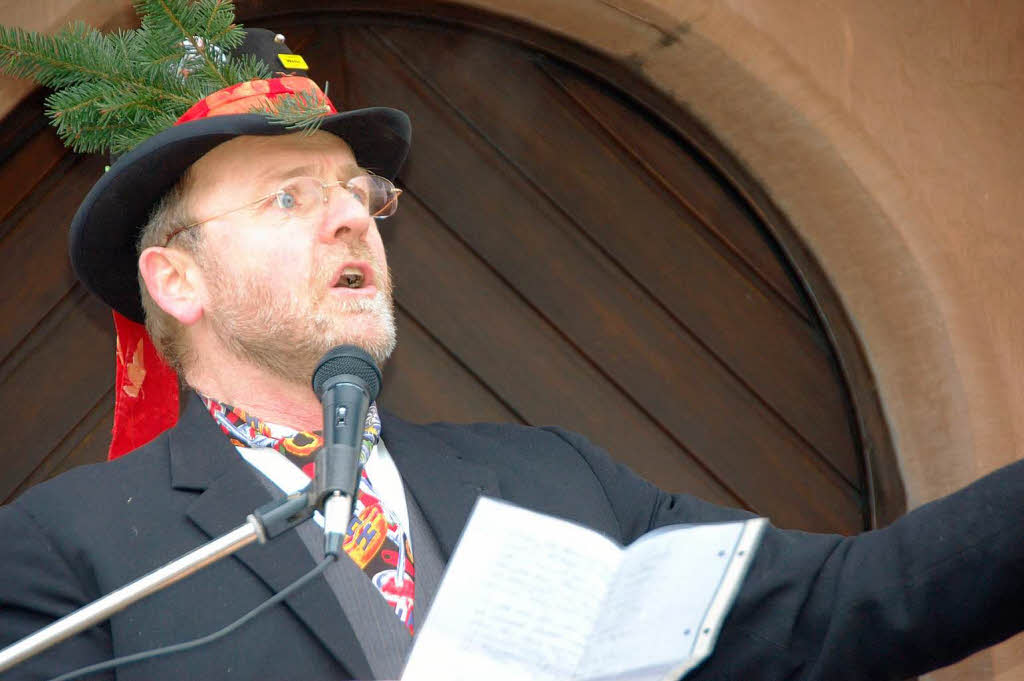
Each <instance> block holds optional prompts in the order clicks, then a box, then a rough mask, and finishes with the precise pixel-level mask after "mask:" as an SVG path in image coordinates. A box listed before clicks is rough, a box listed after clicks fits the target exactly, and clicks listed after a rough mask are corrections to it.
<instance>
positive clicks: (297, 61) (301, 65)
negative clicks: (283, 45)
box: [277, 54, 309, 71]
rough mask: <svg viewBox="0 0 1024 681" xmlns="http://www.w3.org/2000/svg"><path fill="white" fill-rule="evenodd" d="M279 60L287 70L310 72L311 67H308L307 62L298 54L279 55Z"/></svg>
mask: <svg viewBox="0 0 1024 681" xmlns="http://www.w3.org/2000/svg"><path fill="white" fill-rule="evenodd" d="M277 58H278V59H280V60H281V64H282V65H283V66H284V67H285V68H286V69H302V70H303V71H309V67H308V66H306V60H305V59H303V58H302V57H301V56H299V55H297V54H279V55H277Z"/></svg>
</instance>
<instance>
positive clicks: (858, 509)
mask: <svg viewBox="0 0 1024 681" xmlns="http://www.w3.org/2000/svg"><path fill="white" fill-rule="evenodd" d="M301 5H302V3H294V2H290V3H284V2H279V3H273V2H256V3H240V18H241V19H242V20H243V21H244V22H245V23H247V24H249V25H262V26H266V27H268V28H271V29H273V30H276V31H279V32H281V33H283V34H285V36H286V37H287V40H288V44H289V46H290V47H291V48H292V49H293V50H294V51H295V52H297V53H299V54H302V55H303V56H304V57H305V58H306V60H307V62H309V63H310V64H311V66H312V69H313V71H312V74H311V75H312V77H313V78H315V79H316V80H318V81H319V82H321V84H322V83H323V81H328V82H329V83H330V94H331V96H332V99H333V100H334V102H335V104H336V105H337V106H338V107H339V108H346V109H349V108H358V107H363V106H370V105H384V106H394V107H396V108H399V109H402V110H404V111H406V112H407V113H409V115H410V117H411V118H412V121H413V131H414V132H413V150H412V154H411V157H410V160H409V163H408V164H407V166H406V167H405V168H404V169H403V171H402V173H401V174H400V176H399V181H398V184H399V185H400V186H402V187H403V188H404V189H405V190H406V193H405V194H404V195H403V197H402V206H401V209H400V211H399V213H398V214H397V215H396V216H395V217H394V218H391V219H389V220H388V221H387V222H385V223H381V227H382V232H383V234H384V239H385V245H386V246H387V249H388V257H389V263H390V265H391V267H392V269H393V270H394V274H395V281H396V294H395V295H396V305H397V311H398V322H399V339H400V340H399V346H398V350H397V351H396V353H395V356H394V357H393V359H392V360H391V361H390V362H389V364H388V365H387V366H386V367H385V384H384V385H385V387H384V391H383V393H382V396H381V402H382V404H383V405H384V406H385V407H387V408H390V409H392V410H393V411H396V412H397V413H399V414H400V415H402V416H404V417H406V418H409V419H412V420H421V421H423V420H453V421H465V420H481V419H482V420H496V421H514V422H520V423H527V424H552V423H553V424H559V425H563V426H566V427H568V428H571V429H573V430H578V431H580V432H583V433H585V434H586V435H588V437H590V438H591V439H592V440H593V441H594V442H596V443H598V444H599V445H601V446H603V447H605V448H606V449H608V451H610V452H611V453H612V454H613V455H614V456H615V457H616V458H617V459H619V460H620V461H623V462H624V463H626V464H628V465H630V466H631V467H633V468H634V469H635V470H637V471H638V472H640V473H641V474H643V475H644V476H646V477H647V478H649V479H651V480H652V481H654V482H656V483H657V484H658V485H660V486H661V487H663V488H665V489H669V490H671V491H686V492H690V493H693V494H697V495H699V496H702V497H704V498H706V499H709V500H711V501H714V502H717V503H722V504H729V505H738V506H743V507H746V508H750V509H753V510H755V511H757V512H759V513H763V514H766V515H770V516H771V517H772V519H773V521H774V522H776V524H779V525H781V526H785V527H799V528H803V529H809V530H821V531H838V532H845V533H852V532H856V531H858V530H860V529H863V528H865V527H867V526H870V525H872V524H875V523H877V522H879V521H883V522H884V521H885V520H887V519H889V518H891V517H893V516H894V515H895V514H897V513H898V512H900V511H901V510H902V490H901V489H900V487H899V479H898V476H897V475H895V474H894V471H895V466H894V462H893V461H892V457H891V450H890V449H889V444H888V443H889V438H888V434H887V432H886V430H885V427H884V422H883V421H882V419H881V412H880V409H879V407H878V404H877V399H876V398H875V396H874V394H873V391H872V386H871V381H870V373H869V372H868V371H867V368H866V364H865V363H864V361H863V358H862V357H861V355H860V353H859V349H858V347H857V344H856V337H855V336H854V335H853V333H852V330H851V328H850V326H849V324H848V323H847V322H846V321H845V318H844V317H843V315H842V310H841V307H839V305H838V303H837V299H836V296H835V295H834V293H833V292H832V291H831V289H830V288H829V287H828V283H827V280H826V279H825V277H824V276H822V275H821V273H820V272H819V271H818V270H817V269H816V266H815V264H814V262H813V259H812V258H810V256H809V255H808V254H806V252H804V251H803V250H802V248H801V246H800V244H799V240H798V239H796V238H795V236H794V235H793V234H792V232H791V230H788V228H787V227H786V225H785V221H784V220H783V219H782V217H781V216H780V215H778V213H777V211H774V209H773V208H772V206H771V204H770V202H768V201H767V200H766V198H765V197H763V196H762V195H761V194H760V193H759V192H758V191H757V188H756V186H755V185H753V184H752V183H751V182H750V181H749V179H747V178H746V177H745V175H743V173H742V171H741V170H740V169H739V168H738V167H737V166H736V164H735V163H733V162H732V161H731V160H730V159H729V157H728V154H727V153H726V152H725V151H724V150H723V149H721V148H720V146H718V145H717V144H716V143H715V142H714V140H713V139H711V138H710V137H709V136H708V135H707V134H706V133H705V132H704V131H703V130H702V129H701V128H700V126H699V125H697V124H696V123H694V122H693V121H691V120H689V119H688V118H687V117H686V116H685V114H684V113H683V112H681V111H679V110H678V109H676V108H674V107H673V106H672V105H671V104H670V103H668V102H667V101H665V100H664V99H663V98H659V97H658V95H657V93H653V92H651V91H650V90H649V88H647V87H646V86H645V85H644V84H643V83H642V82H641V81H640V80H639V79H638V78H636V77H635V76H632V75H631V74H630V73H629V71H628V69H625V68H623V67H622V66H621V65H616V64H613V63H611V62H608V61H606V60H603V59H602V58H600V57H599V56H597V55H594V54H592V53H589V52H588V51H587V50H585V49H583V48H580V47H579V46H575V45H571V44H568V43H565V42H564V41H561V40H559V39H557V38H554V37H552V36H547V35H544V34H541V33H538V32H537V31H534V30H532V29H529V28H527V27H523V26H518V25H515V24H510V23H508V22H503V21H501V20H498V19H496V18H494V17H490V16H486V15H483V14H478V13H469V12H466V11H464V10H445V11H444V13H439V12H441V10H436V11H434V13H433V14H432V15H431V16H423V15H422V13H421V12H420V11H419V10H413V9H405V10H403V9H402V8H401V7H399V8H398V9H395V6H394V5H391V4H390V3H389V9H388V10H387V11H384V10H381V9H379V8H377V7H376V6H374V5H369V4H367V5H366V6H363V7H359V8H356V9H353V8H352V7H348V8H347V9H345V10H332V11H324V10H317V11H314V10H312V9H311V10H308V11H304V10H303V8H302V6H301ZM382 6H383V5H382ZM410 7H412V5H410ZM41 120H42V119H41V115H40V111H39V102H38V100H34V101H30V102H28V103H26V104H25V105H24V106H22V107H21V108H20V109H19V110H18V111H17V112H15V113H14V114H12V115H11V116H9V117H8V119H7V120H6V121H5V122H4V127H3V135H4V139H5V141H7V142H8V144H7V145H5V147H4V148H5V149H8V153H7V156H6V158H5V159H4V162H3V164H2V165H0V182H2V183H3V186H4V187H5V191H4V192H3V194H4V196H3V197H2V199H0V201H4V202H5V203H0V215H2V216H5V217H4V218H3V223H2V228H0V259H2V262H3V263H4V268H3V274H2V275H0V276H3V277H6V278H7V281H6V282H5V283H6V284H8V285H7V286H6V287H5V288H4V290H6V291H9V292H11V293H12V294H11V295H6V296H5V297H4V298H3V303H2V306H3V312H4V313H6V315H7V316H6V317H5V318H6V319H8V320H10V321H9V322H8V325H7V328H6V329H5V331H4V334H3V336H2V337H0V342H2V343H3V345H2V346H0V350H2V352H0V356H4V360H3V363H2V364H0V381H2V383H0V391H2V399H3V404H5V405H8V408H6V409H5V410H4V416H3V417H2V418H3V419H4V421H2V422H0V425H2V427H3V428H4V430H5V431H6V432H8V433H12V434H13V435H15V436H16V437H15V441H17V442H26V443H28V445H27V446H26V447H25V448H24V449H20V450H19V451H18V452H17V453H16V454H14V455H11V456H10V457H9V458H8V460H6V461H5V462H4V464H3V466H2V467H0V497H3V498H11V497H12V496H13V495H16V494H17V493H18V492H19V491H20V490H21V489H24V488H25V487H26V486H27V485H29V484H32V483H34V482H36V481H38V480H40V479H43V478H45V477H47V476H48V475H51V474H52V473H54V472H58V471H60V470H63V469H65V468H67V467H68V466H70V465H75V464H78V463H82V462H86V461H91V460H100V459H101V458H102V457H103V452H104V451H105V446H106V443H107V441H108V440H109V434H108V433H109V428H110V413H111V409H112V402H113V398H112V389H113V388H112V379H113V361H112V358H113V339H112V334H111V331H110V325H109V323H108V319H107V313H106V311H105V310H104V309H103V307H102V305H101V304H99V303H98V302H96V301H94V300H92V299H91V298H90V297H89V296H88V295H87V294H85V293H84V291H83V290H82V288H81V286H80V284H78V283H76V282H75V281H74V278H73V275H71V274H70V270H69V269H68V266H67V263H66V255H65V250H66V249H65V247H64V239H65V234H66V228H67V224H68V222H69V220H70V217H71V215H72V213H73V211H74V209H75V207H76V206H77V203H78V201H79V200H80V199H81V197H82V196H83V195H84V193H85V192H86V191H87V190H88V187H89V186H90V184H91V182H92V181H93V180H94V179H95V178H96V177H98V175H99V173H100V172H101V169H102V161H101V160H99V159H92V158H82V157H78V156H77V155H74V154H68V153H66V152H64V151H63V150H62V149H61V148H60V146H59V144H58V143H57V142H56V141H55V139H54V135H53V134H52V133H51V132H50V131H49V130H48V129H45V128H43V127H42V125H41ZM825 318H827V319H828V321H829V323H828V324H827V325H826V324H825V323H824V321H823V319H825Z"/></svg>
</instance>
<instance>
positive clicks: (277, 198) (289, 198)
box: [164, 174, 402, 247]
mask: <svg viewBox="0 0 1024 681" xmlns="http://www.w3.org/2000/svg"><path fill="white" fill-rule="evenodd" d="M332 187H342V188H344V189H345V190H346V191H348V193H349V195H350V196H351V198H353V199H355V200H356V201H358V202H359V204H360V205H361V206H362V207H363V208H364V209H366V212H367V213H368V214H369V216H370V217H372V218H380V219H383V218H388V217H391V216H392V215H394V214H395V211H396V210H397V209H398V197H399V195H401V193H402V190H401V189H399V188H398V187H396V186H395V185H394V184H392V182H391V180H388V179H387V178H385V177H381V176H379V175H373V174H367V175H357V176H356V177H353V178H352V179H351V180H339V181H337V182H328V183H327V184H324V183H323V182H321V181H320V180H319V179H317V178H315V177H295V178H292V179H290V180H288V181H287V182H286V183H285V184H284V185H283V186H281V188H280V189H278V190H277V191H274V192H271V193H270V194H267V195H266V196H261V197H260V198H258V199H254V200H253V201H250V202H249V203H247V204H245V205H244V206H238V207H237V208H232V209H231V210H226V211H224V212H223V213H219V214H217V215H214V216H212V217H208V218H206V219H204V220H200V221H198V222H193V223H192V224H190V225H185V226H184V227H178V228H177V229H175V230H174V231H173V232H171V233H170V234H169V235H168V236H167V239H166V240H165V241H164V246H165V247H166V246H167V245H168V244H169V243H171V240H172V239H173V238H174V237H176V236H178V235H179V234H181V233H182V232H184V231H186V230H189V229H192V228H193V227H198V226H199V225H202V224H205V223H207V222H209V221H210V220H216V219H217V218H222V217H224V216H225V215H230V214H231V213H234V212H236V211H240V210H245V209H247V208H253V207H256V208H257V210H258V211H259V212H261V213H273V212H277V213H278V214H279V216H280V217H282V218H309V217H312V216H314V215H316V214H318V213H319V212H320V211H322V210H323V209H324V207H325V206H326V205H327V201H328V196H327V190H328V189H331V188H332Z"/></svg>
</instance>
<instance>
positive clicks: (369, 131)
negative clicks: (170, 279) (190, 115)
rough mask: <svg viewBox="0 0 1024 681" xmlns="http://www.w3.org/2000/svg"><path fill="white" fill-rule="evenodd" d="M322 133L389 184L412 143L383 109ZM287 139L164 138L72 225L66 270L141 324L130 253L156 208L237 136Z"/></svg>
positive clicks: (247, 122)
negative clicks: (191, 170) (216, 149)
mask: <svg viewBox="0 0 1024 681" xmlns="http://www.w3.org/2000/svg"><path fill="white" fill-rule="evenodd" d="M247 34H248V35H247V39H246V41H245V43H243V45H242V46H241V47H240V48H239V49H238V50H236V52H244V53H247V54H259V55H263V54H264V53H266V52H267V51H268V50H269V51H270V52H271V53H273V54H274V55H275V56H276V55H277V54H280V53H290V50H288V49H287V47H286V46H285V45H284V44H283V43H281V42H280V41H279V40H275V36H274V34H273V33H272V32H271V31H267V30H265V29H247ZM279 67H280V65H278V68H279ZM320 129H321V130H324V131H326V132H329V133H332V134H334V135H337V136H338V137H340V138H341V139H343V140H344V141H345V142H347V143H348V145H349V146H350V147H351V148H352V151H353V153H354V154H355V157H356V160H357V161H358V163H359V164H360V165H361V166H363V167H364V168H369V169H370V170H372V171H373V172H375V173H377V174H378V175H382V176H384V177H387V178H389V179H394V177H395V175H396V174H397V173H398V170H399V168H400V167H401V166H402V163H403V162H404V161H405V157H406V155H407V154H408V151H409V144H410V141H411V139H412V128H411V125H410V123H409V117H408V116H407V115H406V114H405V113H403V112H401V111H398V110H396V109H389V108H383V107H375V108H368V109H358V110H354V111H344V112H341V113H337V114H333V115H328V116H325V117H323V118H322V119H321V121H320ZM291 132H294V130H291V129H289V128H287V127H285V126H284V125H280V124H278V123H274V122H272V121H271V120H270V119H269V118H268V117H267V116H265V115H262V114H229V115H222V116H211V117H208V118H202V119H199V120H195V121H191V122H188V123H182V124H181V125H177V126H174V127H172V128H169V129H167V130H164V131H163V132H160V133H158V134H156V135H154V136H152V137H150V138H149V139H147V140H145V141H144V142H142V143H141V144H139V145H138V146H137V147H135V148H134V149H132V150H131V151H129V152H128V153H126V154H124V155H123V156H121V157H120V158H118V159H117V161H116V162H115V163H114V164H113V165H111V167H110V169H109V170H108V171H107V172H106V174H104V176H103V177H102V178H100V180H99V181H98V182H97V183H96V185H95V186H94V187H93V188H92V190H91V191H90V192H89V194H88V195H87V196H86V197H85V200H83V201H82V205H81V206H80V207H79V208H78V212H77V213H76V214H75V217H74V219H73V220H72V221H71V232H70V236H69V242H70V243H69V246H70V255H71V265H72V267H73V268H74V270H75V273H76V274H77V275H78V277H79V279H81V280H82V283H84V284H85V286H86V288H88V289H89V290H90V291H92V292H93V293H95V294H96V295H97V296H99V297H100V298H101V299H102V300H103V301H104V302H106V303H107V304H108V305H110V306H111V307H112V308H114V309H115V310H116V311H118V312H120V313H121V314H122V315H124V316H125V317H128V318H129V319H132V320H134V321H137V322H142V321H143V320H144V313H143V310H142V302H141V299H140V296H139V284H138V256H137V253H136V245H137V241H138V238H139V235H140V232H141V230H142V228H143V227H144V226H145V224H146V222H147V221H148V219H149V215H150V213H151V211H152V210H153V208H154V206H155V205H156V204H157V202H158V201H159V200H160V199H161V197H163V195H164V194H165V193H167V191H168V190H170V189H171V188H172V187H173V186H174V185H175V184H176V183H177V181H178V180H179V178H181V176H182V174H183V173H184V172H185V171H186V170H187V169H188V167H189V166H191V165H192V164H193V163H195V162H196V161H197V160H199V158H200V157H202V156H203V155H204V154H206V153H207V152H208V151H210V150H212V149H213V148H214V147H216V146H217V145H219V144H222V143H223V142H226V141H228V140H230V139H232V138H234V137H237V136H239V135H283V134H288V133H291Z"/></svg>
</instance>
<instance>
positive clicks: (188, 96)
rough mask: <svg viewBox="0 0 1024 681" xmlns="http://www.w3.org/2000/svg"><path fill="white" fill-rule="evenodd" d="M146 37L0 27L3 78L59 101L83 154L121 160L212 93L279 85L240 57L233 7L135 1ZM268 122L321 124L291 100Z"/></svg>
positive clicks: (310, 107) (53, 107) (216, 0)
mask: <svg viewBox="0 0 1024 681" xmlns="http://www.w3.org/2000/svg"><path fill="white" fill-rule="evenodd" d="M134 5H135V10H136V11H137V12H138V13H139V15H140V18H141V27H140V28H139V29H137V30H132V31H118V32H115V33H111V34H103V33H100V32H99V31H97V30H95V29H93V28H90V27H89V26H86V25H85V24H81V23H78V24H73V25H71V26H68V27H67V28H65V29H64V30H62V31H61V32H60V33H58V34H57V35H55V36H47V35H43V34H40V33H35V32H31V31H24V30H21V29H18V28H8V27H5V26H0V71H3V72H4V73H7V74H9V75H11V76H14V77H15V78H32V79H34V80H36V81H37V82H39V83H40V84H41V85H45V86H47V87H50V88H53V89H54V90H55V92H54V93H53V94H51V95H50V96H49V97H48V98H47V100H46V103H47V115H48V116H49V117H50V118H51V120H52V122H53V124H54V126H56V128H57V131H58V133H59V134H60V136H61V138H62V139H63V140H64V143H65V144H67V145H68V146H70V147H71V148H72V149H74V150H75V151H80V152H100V151H104V150H106V151H110V152H112V153H114V154H122V153H124V152H126V151H128V150H130V149H131V148H133V147H134V146H136V145H137V144H139V143H140V142H142V141H143V140H145V139H146V138H148V137H150V136H152V135H154V134H156V133H158V132H160V131H161V130H165V129H166V128H169V127H170V126H172V125H173V124H174V122H175V121H176V120H177V119H178V118H179V117H180V116H181V115H182V114H183V113H185V111H186V110H187V109H188V108H189V107H190V106H192V105H193V104H195V103H196V102H198V101H199V100H201V99H203V98H204V97H206V96H207V95H209V94H210V93H212V92H216V91H217V90H220V89H222V88H225V87H228V86H229V85H234V84H235V83H240V82H243V81H247V80H256V79H262V78H269V77H271V70H270V67H269V66H267V65H266V64H265V63H263V62H262V61H260V60H259V59H258V58H255V57H252V56H242V57H233V56H231V54H230V52H231V50H233V49H234V48H236V47H238V46H239V45H240V44H241V43H242V40H243V39H244V37H245V35H244V32H243V30H242V28H241V26H239V25H237V24H235V23H234V20H235V11H234V6H233V5H232V3H231V2H230V1H229V0H135V2H134ZM265 113H266V114H267V115H268V116H270V117H271V118H272V119H273V120H277V121H278V122H281V123H282V124H285V125H289V126H293V127H294V126H297V127H305V128H307V129H308V128H310V127H311V126H316V125H317V124H318V123H319V117H320V116H322V115H323V104H322V102H317V101H316V98H314V97H309V98H308V101H307V99H306V98H295V97H292V98H285V99H284V101H282V102H280V103H276V102H275V105H274V106H273V107H267V108H266V109H265Z"/></svg>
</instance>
